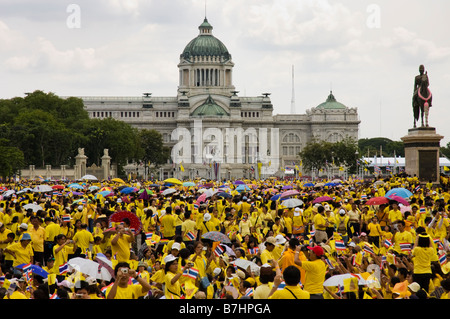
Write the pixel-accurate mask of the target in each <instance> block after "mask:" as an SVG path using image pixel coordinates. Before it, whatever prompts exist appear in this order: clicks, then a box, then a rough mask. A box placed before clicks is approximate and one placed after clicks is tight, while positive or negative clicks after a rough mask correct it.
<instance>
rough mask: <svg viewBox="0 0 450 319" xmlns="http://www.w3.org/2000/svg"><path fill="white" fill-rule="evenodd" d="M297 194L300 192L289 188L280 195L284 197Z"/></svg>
mask: <svg viewBox="0 0 450 319" xmlns="http://www.w3.org/2000/svg"><path fill="white" fill-rule="evenodd" d="M298 194H300V193H299V192H298V191H296V190H294V189H293V190H289V191H286V192H283V193H281V196H280V197H281V198H286V197H289V196H294V195H298Z"/></svg>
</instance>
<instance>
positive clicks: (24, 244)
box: [3, 233, 34, 267]
mask: <svg viewBox="0 0 450 319" xmlns="http://www.w3.org/2000/svg"><path fill="white" fill-rule="evenodd" d="M3 251H4V252H5V253H8V254H11V255H12V256H13V258H14V261H13V267H17V266H18V265H21V264H29V263H31V264H33V263H34V258H33V257H34V254H33V248H32V246H31V235H30V234H28V233H24V234H23V235H22V238H21V239H20V241H19V242H18V243H14V244H12V245H10V246H8V247H7V248H5V249H4V250H3Z"/></svg>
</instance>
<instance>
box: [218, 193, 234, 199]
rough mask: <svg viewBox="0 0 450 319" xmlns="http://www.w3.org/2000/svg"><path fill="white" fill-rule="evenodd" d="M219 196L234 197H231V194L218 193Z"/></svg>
mask: <svg viewBox="0 0 450 319" xmlns="http://www.w3.org/2000/svg"><path fill="white" fill-rule="evenodd" d="M217 196H219V197H225V198H231V197H233V196H231V195H230V194H228V193H227V192H219V193H217Z"/></svg>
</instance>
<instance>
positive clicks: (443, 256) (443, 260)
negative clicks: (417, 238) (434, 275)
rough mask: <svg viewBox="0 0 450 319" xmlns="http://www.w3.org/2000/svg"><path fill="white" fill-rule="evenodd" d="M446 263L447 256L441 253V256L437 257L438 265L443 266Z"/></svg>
mask: <svg viewBox="0 0 450 319" xmlns="http://www.w3.org/2000/svg"><path fill="white" fill-rule="evenodd" d="M446 262H447V254H446V253H442V254H441V255H439V263H440V264H441V265H443V264H445V263H446Z"/></svg>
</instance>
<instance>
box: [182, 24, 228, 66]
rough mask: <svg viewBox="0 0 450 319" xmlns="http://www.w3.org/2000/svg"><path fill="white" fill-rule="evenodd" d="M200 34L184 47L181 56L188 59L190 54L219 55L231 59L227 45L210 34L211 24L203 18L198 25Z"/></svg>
mask: <svg viewBox="0 0 450 319" xmlns="http://www.w3.org/2000/svg"><path fill="white" fill-rule="evenodd" d="M198 28H199V30H200V34H199V35H198V36H197V37H196V38H194V39H192V40H191V41H190V42H189V43H188V44H187V45H186V47H185V48H184V50H183V53H182V54H181V57H182V58H184V59H190V57H191V56H220V57H223V58H224V59H225V60H230V59H231V54H230V53H229V52H228V49H227V47H226V46H225V45H224V44H223V43H222V42H221V41H220V40H219V39H217V38H216V37H215V36H213V35H212V33H211V31H212V28H213V27H212V26H211V24H209V22H208V20H207V19H206V18H205V20H204V21H203V23H202V24H201V25H200V26H199V27H198Z"/></svg>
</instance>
